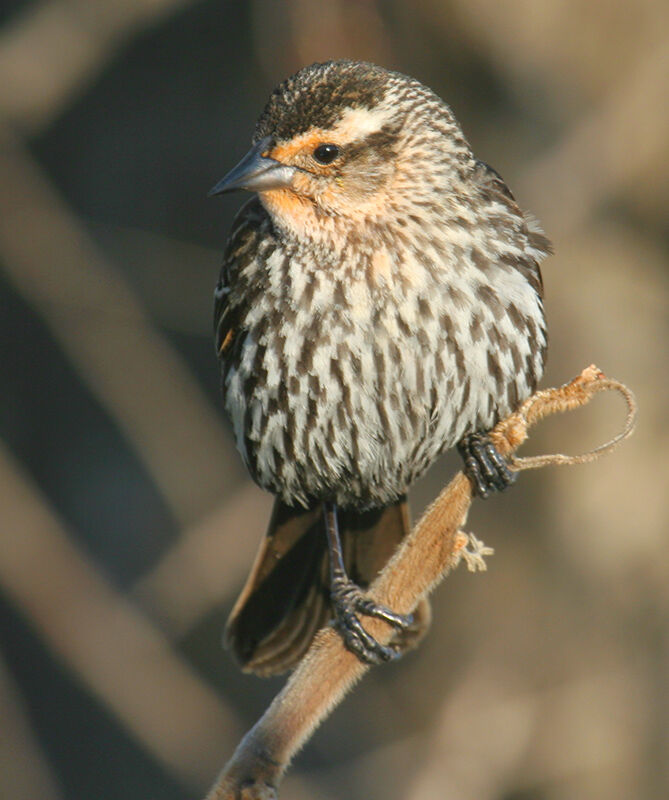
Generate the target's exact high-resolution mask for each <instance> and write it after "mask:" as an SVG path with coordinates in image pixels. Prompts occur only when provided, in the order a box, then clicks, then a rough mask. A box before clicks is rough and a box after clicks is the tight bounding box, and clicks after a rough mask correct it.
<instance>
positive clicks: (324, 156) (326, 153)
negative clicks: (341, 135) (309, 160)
mask: <svg viewBox="0 0 669 800" xmlns="http://www.w3.org/2000/svg"><path fill="white" fill-rule="evenodd" d="M338 155H339V148H338V147H337V145H336V144H319V145H318V147H317V148H316V149H315V150H314V158H315V159H316V161H318V163H319V164H332V162H333V161H334V160H335V158H337V156H338Z"/></svg>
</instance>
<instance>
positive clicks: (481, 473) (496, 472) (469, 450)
mask: <svg viewBox="0 0 669 800" xmlns="http://www.w3.org/2000/svg"><path fill="white" fill-rule="evenodd" d="M458 452H459V453H460V455H461V456H462V460H463V461H464V462H465V474H466V475H467V477H468V478H469V479H470V480H471V482H472V484H473V486H474V493H475V494H477V495H478V496H479V497H483V498H485V497H488V495H489V494H490V493H491V492H493V491H495V490H497V491H498V492H503V491H504V490H505V489H508V488H509V486H511V484H512V483H515V482H516V478H517V477H518V476H517V474H516V473H515V472H513V470H511V469H509V465H508V464H507V463H506V461H505V460H504V458H503V457H502V456H501V455H500V454H499V452H498V451H497V448H496V447H495V445H494V444H493V443H492V442H491V440H490V437H489V436H488V434H487V433H470V434H468V435H467V436H464V437H463V438H462V439H461V441H460V443H459V444H458Z"/></svg>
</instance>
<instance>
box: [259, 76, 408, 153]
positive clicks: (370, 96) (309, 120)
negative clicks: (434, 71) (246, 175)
mask: <svg viewBox="0 0 669 800" xmlns="http://www.w3.org/2000/svg"><path fill="white" fill-rule="evenodd" d="M394 74H395V73H392V72H389V71H388V70H385V69H383V68H382V67H377V66H376V65H375V64H370V63H367V62H363V61H327V62H325V63H323V64H312V65H311V66H309V67H304V68H303V69H301V70H300V71H299V72H296V73H295V74H294V75H292V76H291V77H290V78H287V79H286V80H285V81H283V83H281V84H279V86H277V88H276V89H275V90H274V91H273V92H272V94H271V95H270V98H269V100H268V101H267V105H266V106H265V109H264V111H263V113H262V114H261V116H260V119H259V120H258V123H257V125H256V130H255V134H254V140H255V141H259V140H260V139H262V138H264V137H265V136H272V137H274V138H275V139H276V140H277V141H287V140H289V139H292V138H293V137H294V136H298V135H300V134H302V133H305V132H306V131H308V130H309V129H310V128H313V127H317V128H323V129H327V128H330V127H332V126H333V125H334V124H335V123H336V122H337V121H338V120H339V119H340V117H341V115H342V113H343V111H344V110H345V109H347V108H370V109H371V108H373V107H374V106H376V105H377V104H378V103H379V102H380V101H381V100H382V99H383V97H384V95H385V93H386V90H387V88H388V82H389V79H390V78H391V76H392V75H394Z"/></svg>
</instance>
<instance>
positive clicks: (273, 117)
mask: <svg viewBox="0 0 669 800" xmlns="http://www.w3.org/2000/svg"><path fill="white" fill-rule="evenodd" d="M421 117H422V119H421ZM426 119H427V122H426V121H425V120H426ZM253 141H254V144H253V147H252V148H251V150H250V151H249V152H248V153H247V155H246V156H245V157H244V158H243V159H242V160H241V161H240V162H239V164H238V165H237V166H236V167H234V169H232V170H231V171H230V172H229V173H228V175H226V177H225V178H223V180H222V181H220V182H219V183H218V184H217V185H216V186H215V187H214V188H213V189H212V191H211V194H219V193H222V192H227V191H231V190H234V189H247V190H250V191H256V192H258V193H259V194H260V197H261V200H262V202H263V204H264V205H265V207H266V208H267V210H268V211H269V213H270V214H271V216H272V217H273V219H274V220H275V222H276V223H277V224H278V225H279V226H280V227H281V228H283V229H285V230H287V231H292V232H294V233H295V234H297V235H298V236H300V237H303V236H305V235H306V236H310V234H314V233H315V232H318V231H322V230H323V229H324V228H327V227H328V225H332V224H335V221H339V222H340V223H342V222H343V224H344V225H347V226H352V227H356V226H357V225H358V224H365V223H367V222H368V221H369V219H370V218H383V217H384V215H386V214H387V213H388V211H389V208H388V206H389V203H390V201H391V199H394V200H397V197H398V196H401V194H402V192H403V191H404V190H408V192H409V193H410V194H411V195H412V197H414V198H415V197H416V196H417V195H419V194H421V192H422V191H423V190H426V189H427V188H428V187H429V186H431V185H433V183H434V181H435V180H440V179H441V177H443V174H444V172H445V171H446V170H447V168H454V167H455V166H456V165H457V163H458V161H459V160H460V161H462V152H464V153H465V154H466V155H467V156H468V154H469V148H468V146H467V144H466V142H465V141H464V139H463V138H462V135H461V133H460V131H459V128H458V127H457V123H455V120H454V119H453V117H452V116H451V114H450V111H449V110H448V107H447V106H446V105H445V104H444V103H443V102H442V101H441V100H439V98H438V97H436V95H434V94H433V93H432V92H431V91H430V90H429V89H427V88H426V87H424V86H422V85H421V84H420V83H418V82H417V81H415V80H413V79H411V78H408V77H406V76H404V75H401V74H399V73H396V72H390V71H388V70H385V69H382V68H381V67H377V66H375V65H373V64H368V63H363V62H354V61H332V62H327V63H325V64H314V65H312V66H310V67H305V68H304V69H302V70H300V71H299V72H298V73H296V74H295V75H293V76H292V77H290V78H288V79H287V80H286V81H284V82H283V83H282V84H280V85H279V86H278V87H277V88H276V89H275V90H274V92H273V93H272V95H271V96H270V99H269V101H268V103H267V105H266V106H265V109H264V111H263V113H262V115H261V116H260V119H259V120H258V123H257V125H256V130H255V134H254V138H253Z"/></svg>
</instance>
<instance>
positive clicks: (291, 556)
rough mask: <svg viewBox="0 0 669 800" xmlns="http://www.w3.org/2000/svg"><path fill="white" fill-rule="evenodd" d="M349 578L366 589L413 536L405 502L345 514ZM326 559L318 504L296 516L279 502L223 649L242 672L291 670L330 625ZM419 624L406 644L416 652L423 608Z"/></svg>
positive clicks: (341, 514) (426, 610) (342, 529)
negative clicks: (405, 539) (232, 655)
mask: <svg viewBox="0 0 669 800" xmlns="http://www.w3.org/2000/svg"><path fill="white" fill-rule="evenodd" d="M339 528H340V536H341V540H342V548H343V551H344V559H345V562H346V568H347V570H348V573H349V576H350V577H351V579H352V580H354V581H355V582H356V583H358V584H359V585H360V586H362V587H366V586H368V585H369V584H370V583H371V581H372V580H373V579H374V577H375V576H376V575H377V574H378V572H379V571H380V570H381V569H382V568H383V567H384V566H385V564H386V563H387V561H388V559H389V558H390V557H391V555H392V554H393V553H394V552H395V549H396V548H397V545H398V544H399V543H400V541H401V540H402V539H403V537H404V536H405V535H406V533H407V532H408V530H409V517H408V510H407V504H406V499H405V498H402V499H401V500H399V501H398V502H396V503H394V504H393V505H390V506H388V507H386V508H384V509H375V510H372V511H364V512H356V511H351V510H349V511H343V510H342V511H340V512H339ZM329 597H330V592H329V573H328V557H327V549H326V538H325V529H324V522H323V512H322V509H321V506H320V504H318V505H316V506H315V507H313V508H310V509H302V508H293V507H291V506H287V505H286V504H285V503H282V502H281V501H280V500H278V499H277V500H276V501H275V504H274V512H273V514H272V518H271V520H270V523H269V528H268V531H267V535H266V536H265V538H264V539H263V541H262V542H261V544H260V549H259V551H258V554H257V556H256V560H255V563H254V565H253V568H252V570H251V574H250V575H249V577H248V579H247V582H246V586H245V587H244V589H243V590H242V593H241V595H240V596H239V599H238V600H237V603H236V604H235V607H234V608H233V610H232V612H231V614H230V618H229V620H228V625H227V629H226V642H227V644H228V645H229V646H230V647H231V648H232V650H233V651H234V653H235V655H236V656H237V658H238V659H239V661H240V663H241V664H242V666H243V668H244V670H245V671H248V672H256V673H257V674H259V675H273V674H276V673H279V672H284V671H285V670H287V669H290V668H291V667H293V666H294V665H295V664H296V663H297V662H298V661H299V660H300V658H302V656H303V655H304V653H305V652H306V651H307V649H308V647H309V645H310V644H311V640H312V639H313V637H314V634H315V633H316V631H317V630H318V629H319V628H321V627H322V626H323V625H325V624H326V623H327V622H328V620H329V619H330V617H331V611H330V600H329ZM416 616H417V623H416V625H415V627H414V629H412V631H411V632H410V634H409V636H405V637H404V639H403V640H402V642H401V646H402V647H403V648H404V647H410V646H413V645H414V644H415V643H416V642H417V640H418V639H419V638H420V636H422V634H423V633H424V631H425V630H426V628H427V624H428V622H429V606H428V605H427V602H426V601H425V602H424V603H422V604H421V606H420V608H419V610H418V613H417V615H416Z"/></svg>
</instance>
